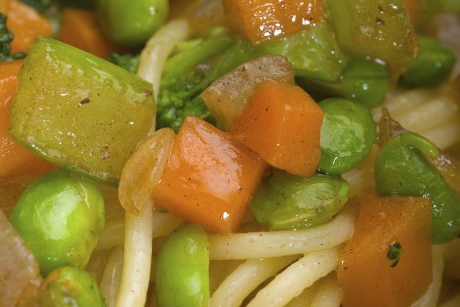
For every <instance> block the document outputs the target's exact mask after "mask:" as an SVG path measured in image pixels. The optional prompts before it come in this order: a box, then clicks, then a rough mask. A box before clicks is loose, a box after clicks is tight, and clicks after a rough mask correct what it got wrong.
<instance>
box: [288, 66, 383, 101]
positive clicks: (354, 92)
mask: <svg viewBox="0 0 460 307" xmlns="http://www.w3.org/2000/svg"><path fill="white" fill-rule="evenodd" d="M389 79H390V78H389V75H388V71H387V69H386V67H385V66H383V65H381V64H379V63H377V62H374V61H370V60H367V59H359V58H354V59H351V60H350V61H349V62H348V65H347V66H346V68H345V69H344V71H343V72H342V75H341V76H340V77H339V78H338V79H337V80H333V81H322V80H318V79H312V78H297V83H298V84H299V85H300V86H302V87H303V88H305V90H306V91H307V92H309V93H310V94H311V95H312V96H313V97H315V98H316V97H319V98H317V99H318V100H321V99H323V98H331V97H341V98H345V99H352V100H356V101H358V102H359V103H361V104H363V105H365V106H367V107H370V108H372V107H377V106H379V105H381V104H382V103H383V101H384V100H385V95H386V94H387V91H388V90H389V89H390V80H389Z"/></svg>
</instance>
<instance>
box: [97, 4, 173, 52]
mask: <svg viewBox="0 0 460 307" xmlns="http://www.w3.org/2000/svg"><path fill="white" fill-rule="evenodd" d="M96 10H97V13H98V15H99V17H100V23H101V28H102V31H103V33H104V34H105V35H106V36H107V37H108V38H109V39H110V40H112V41H114V42H115V43H118V44H120V45H122V46H126V47H138V46H140V45H142V43H144V42H145V41H147V39H149V37H150V36H151V35H152V34H153V33H154V32H155V31H156V30H157V29H158V28H159V27H160V26H161V25H162V24H163V23H164V22H165V21H166V18H167V17H168V13H169V1H168V0H136V1H131V0H97V1H96Z"/></svg>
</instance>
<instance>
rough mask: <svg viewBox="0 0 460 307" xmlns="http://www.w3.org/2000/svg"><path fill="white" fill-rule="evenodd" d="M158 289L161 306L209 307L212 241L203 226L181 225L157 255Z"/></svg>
mask: <svg viewBox="0 0 460 307" xmlns="http://www.w3.org/2000/svg"><path fill="white" fill-rule="evenodd" d="M155 282H156V292H157V300H158V306H159V307H205V306H206V307H207V306H208V301H209V243H208V236H207V234H206V232H205V231H204V229H203V228H202V227H201V226H199V225H195V224H184V225H181V226H179V227H178V228H177V229H176V230H175V231H174V232H173V233H172V234H170V235H169V236H168V238H167V240H166V242H165V243H164V245H163V246H162V248H161V249H160V252H159V253H158V258H157V269H156V276H155Z"/></svg>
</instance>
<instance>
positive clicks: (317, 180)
mask: <svg viewBox="0 0 460 307" xmlns="http://www.w3.org/2000/svg"><path fill="white" fill-rule="evenodd" d="M349 191H350V186H349V184H348V183H347V182H346V181H345V180H343V179H341V178H338V177H332V176H327V175H316V176H313V177H310V178H305V177H298V176H294V175H291V174H288V173H286V172H282V171H279V170H274V171H273V173H272V175H271V176H270V177H269V178H268V179H267V180H266V181H264V182H263V183H262V184H261V186H260V187H259V188H258V189H257V191H256V193H255V195H254V197H253V200H252V202H251V205H250V207H251V210H252V212H253V214H254V216H255V218H256V220H257V221H258V222H259V223H260V224H261V225H264V226H267V227H269V228H271V229H304V228H308V227H312V226H317V225H320V224H322V223H325V222H327V221H329V220H330V219H331V218H332V217H333V216H334V215H335V214H336V213H337V212H338V211H340V209H341V208H342V207H343V205H344V204H345V203H346V202H347V200H348V194H349Z"/></svg>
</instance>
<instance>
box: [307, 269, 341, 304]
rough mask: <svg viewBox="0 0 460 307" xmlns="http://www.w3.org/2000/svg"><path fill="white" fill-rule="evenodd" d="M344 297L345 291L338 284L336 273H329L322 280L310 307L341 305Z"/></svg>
mask: <svg viewBox="0 0 460 307" xmlns="http://www.w3.org/2000/svg"><path fill="white" fill-rule="evenodd" d="M342 297H343V292H342V289H340V287H339V285H338V284H337V277H336V275H335V274H329V275H328V276H326V277H325V278H323V279H322V280H321V281H320V285H319V287H318V290H317V291H316V293H315V296H314V297H313V301H312V302H311V304H310V307H339V306H340V303H341V302H342Z"/></svg>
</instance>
